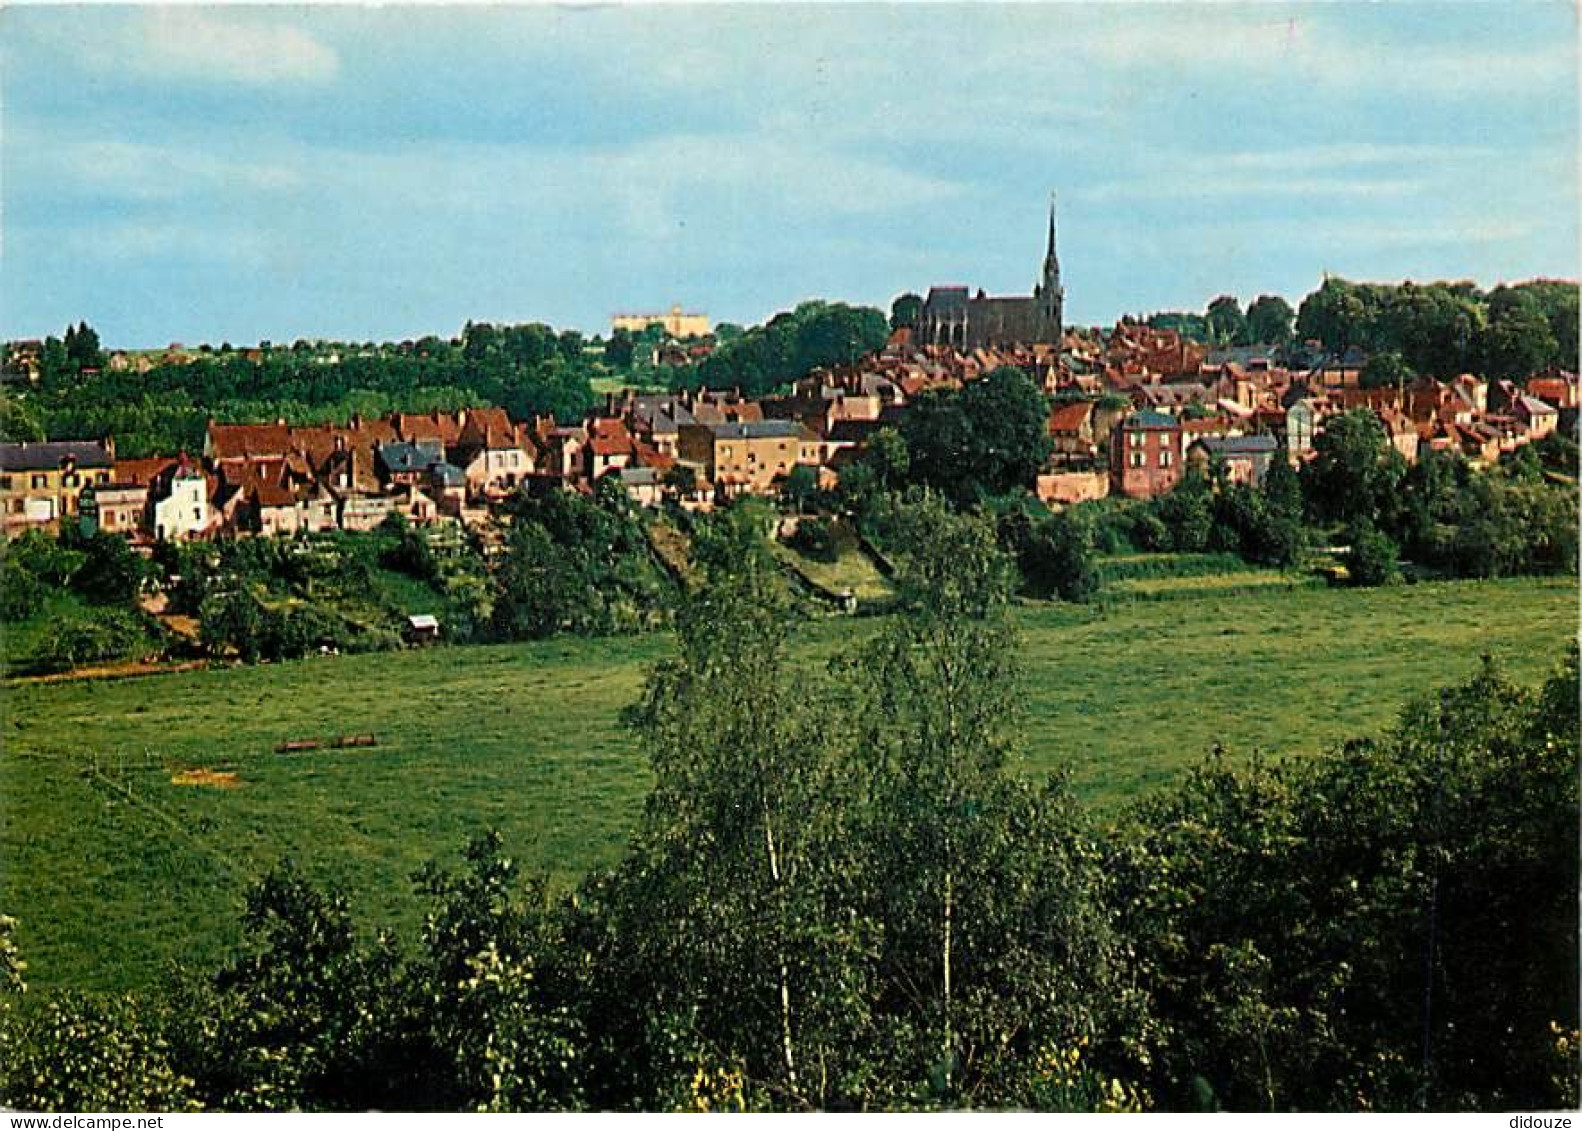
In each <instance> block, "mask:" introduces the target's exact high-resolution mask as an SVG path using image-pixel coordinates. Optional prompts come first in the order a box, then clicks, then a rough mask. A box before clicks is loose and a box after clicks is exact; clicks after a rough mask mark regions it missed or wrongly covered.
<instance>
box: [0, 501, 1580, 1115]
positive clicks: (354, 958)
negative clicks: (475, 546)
mask: <svg viewBox="0 0 1582 1131" xmlns="http://www.w3.org/2000/svg"><path fill="white" fill-rule="evenodd" d="M733 513H734V514H735V516H736V517H735V518H734V519H731V520H728V521H722V522H720V523H717V524H714V525H712V526H711V527H710V528H709V531H708V533H707V535H706V536H703V537H700V539H699V540H698V544H697V551H696V563H695V564H696V566H697V568H698V569H699V570H700V571H701V572H702V573H703V575H704V576H705V577H706V578H707V582H708V583H707V584H705V585H701V586H699V587H698V588H697V589H696V590H695V591H694V592H693V593H692V594H691V595H690V597H689V598H688V599H687V601H686V602H684V604H683V606H682V608H681V610H680V613H679V615H678V618H677V643H676V649H675V652H674V654H673V655H672V656H671V658H670V659H668V660H666V661H664V662H662V663H660V664H659V665H658V666H657V667H656V668H655V669H654V670H653V672H652V673H651V675H650V677H649V679H648V682H647V684H646V687H645V689H644V691H643V693H642V696H641V698H640V700H639V701H638V702H637V703H636V704H635V705H634V706H633V707H632V708H631V710H630V711H629V713H628V720H629V722H630V724H631V726H632V729H633V735H634V740H635V741H636V742H637V743H638V744H639V745H640V747H641V749H642V750H643V752H644V753H645V754H646V756H647V758H648V761H649V764H650V766H651V769H652V772H653V781H654V784H653V788H652V791H651V793H650V795H649V798H648V801H647V803H646V805H645V807H644V810H643V813H642V815H641V818H640V819H639V821H638V824H637V828H636V830H635V831H634V833H633V835H632V837H631V840H630V842H629V844H628V847H627V850H626V853H625V856H624V858H623V859H622V860H621V861H619V862H618V863H617V864H615V865H614V866H613V867H610V868H608V869H602V870H599V871H596V872H594V873H592V874H590V875H588V876H587V877H586V878H585V879H584V880H583V881H582V882H581V883H580V884H578V885H576V887H575V888H574V889H573V890H570V891H566V890H557V889H556V888H554V887H553V886H552V885H550V884H549V883H548V882H547V881H545V880H544V879H542V878H539V877H532V876H523V875H520V874H519V870H518V869H517V867H516V866H515V864H514V863H513V861H512V860H511V859H510V857H509V856H508V855H507V854H506V853H505V851H504V846H503V845H501V843H500V842H499V839H498V837H496V836H493V835H490V834H484V835H481V836H480V837H478V838H477V839H475V840H474V841H473V842H472V843H471V844H470V845H469V847H468V848H467V850H466V852H465V854H464V857H463V860H462V862H461V864H460V866H459V867H456V866H454V865H452V866H448V867H447V866H444V865H434V866H430V867H429V868H427V869H425V870H423V871H422V872H421V873H419V874H418V875H417V876H415V877H414V889H415V894H416V897H417V898H418V899H419V900H421V902H422V905H423V906H424V907H425V908H426V913H425V914H424V915H423V916H422V919H421V926H420V927H419V928H418V929H417V931H416V933H415V934H406V933H403V932H399V931H394V930H391V929H389V928H388V927H386V926H384V925H380V924H374V923H362V922H358V921H357V920H356V918H355V917H354V916H353V915H352V913H351V912H350V910H349V908H348V904H347V901H346V899H345V898H344V896H342V895H339V894H336V893H334V892H332V891H326V890H321V889H319V888H317V887H315V886H314V885H312V884H310V883H308V882H307V881H306V880H305V879H304V878H303V877H302V876H301V875H300V874H299V873H298V872H297V871H296V870H295V869H294V868H292V867H291V866H290V865H289V864H282V865H280V866H279V867H277V868H275V869H274V870H272V871H270V872H269V873H268V874H267V875H266V876H265V878H264V879H263V880H262V881H260V882H259V883H258V884H257V885H256V886H255V887H254V888H253V889H252V891H251V892H250V894H249V896H248V899H247V906H246V912H245V916H244V920H243V922H244V927H245V938H244V942H243V943H242V944H241V946H240V947H239V949H238V950H237V951H236V952H235V953H234V954H233V955H232V956H231V957H230V958H229V959H228V960H227V961H225V962H224V963H223V964H222V965H221V967H220V968H219V969H216V970H207V971H190V970H189V971H182V972H178V973H177V974H175V975H173V976H172V979H171V980H170V981H169V983H168V984H166V985H164V986H161V987H156V988H152V989H148V990H143V991H138V992H134V993H128V994H120V995H111V996H96V997H95V996H87V995H80V994H73V993H57V994H46V995H37V994H33V993H22V992H21V988H22V984H23V981H24V977H25V964H24V962H23V959H24V958H25V956H24V955H20V954H18V953H17V950H16V947H15V945H14V941H13V940H12V939H11V938H10V937H9V936H10V933H11V932H10V930H9V928H10V926H11V924H10V923H9V921H5V920H0V979H3V980H4V982H5V983H6V988H5V990H4V991H3V992H0V1099H3V1101H4V1102H5V1103H6V1104H7V1105H8V1106H14V1107H19V1108H22V1109H45V1110H52V1109H76V1110H110V1109H114V1110H126V1109H133V1108H137V1109H143V1108H157V1109H171V1110H193V1109H218V1110H258V1109H266V1110H281V1109H294V1108H300V1109H310V1110H315V1109H322V1110H364V1109H370V1108H372V1109H380V1110H589V1109H592V1110H600V1109H612V1108H613V1109H641V1110H786V1111H799V1110H809V1109H820V1110H872V1109H938V1108H963V1107H977V1108H1007V1107H1015V1108H1032V1109H1038V1110H1070V1111H1090V1110H1136V1109H1174V1110H1215V1109H1219V1108H1228V1109H1236V1110H1261V1111H1278V1110H1290V1109H1321V1110H1375V1109H1378V1110H1446V1109H1472V1110H1483V1109H1528V1108H1550V1107H1564V1106H1574V1105H1575V1103H1576V1102H1577V1090H1576V1089H1577V1067H1578V1066H1577V1047H1578V1046H1577V1040H1578V1037H1577V1032H1576V1029H1577V1024H1578V1019H1577V1006H1576V994H1575V988H1576V977H1577V973H1576V972H1577V969H1578V949H1577V922H1576V917H1575V893H1576V890H1577V885H1578V879H1579V877H1578V859H1577V851H1576V844H1575V835H1574V834H1575V826H1576V819H1577V805H1578V796H1577V783H1578V742H1577V735H1578V723H1579V720H1578V707H1577V696H1576V686H1577V677H1578V673H1577V657H1576V651H1575V649H1573V650H1572V651H1571V653H1570V655H1569V657H1568V659H1567V660H1566V662H1565V664H1564V665H1563V667H1562V668H1561V669H1560V670H1559V671H1557V672H1556V674H1555V677H1554V678H1553V679H1552V680H1550V681H1549V682H1548V683H1546V684H1544V685H1543V686H1542V687H1539V688H1536V689H1524V688H1520V687H1516V686H1513V685H1512V684H1510V683H1509V682H1508V681H1507V680H1505V679H1504V678H1503V677H1502V676H1501V675H1500V673H1499V672H1498V671H1497V670H1496V669H1495V668H1493V667H1492V665H1487V664H1486V665H1485V667H1484V668H1483V670H1481V671H1480V672H1478V673H1476V674H1474V675H1473V676H1472V677H1471V678H1470V679H1468V680H1466V681H1465V682H1462V683H1460V684H1458V685H1455V686H1452V687H1449V688H1446V689H1444V690H1441V691H1438V692H1432V691H1430V692H1427V693H1426V694H1425V697H1424V698H1423V699H1422V700H1420V701H1419V702H1417V703H1416V704H1414V705H1413V706H1411V707H1410V708H1409V709H1408V710H1407V711H1406V712H1405V713H1403V715H1402V717H1401V720H1400V722H1399V724H1398V725H1397V726H1396V727H1395V728H1394V729H1393V730H1392V731H1390V732H1389V733H1388V734H1386V735H1384V736H1382V737H1380V738H1377V739H1374V740H1359V741H1356V742H1353V743H1348V744H1346V745H1345V746H1344V747H1342V748H1340V749H1338V750H1336V751H1334V752H1333V753H1331V754H1330V755H1328V756H1325V757H1317V758H1309V759H1301V760H1296V761H1277V760H1271V759H1267V758H1254V759H1252V760H1245V759H1238V758H1233V757H1232V756H1231V755H1230V754H1228V753H1225V752H1218V751H1217V752H1216V753H1215V754H1214V755H1213V756H1211V757H1210V758H1209V759H1208V760H1207V761H1205V762H1203V763H1202V764H1201V765H1200V766H1199V767H1198V768H1197V769H1196V770H1194V771H1192V772H1191V773H1189V774H1188V775H1186V776H1185V777H1184V778H1183V779H1182V780H1181V781H1179V782H1178V783H1176V784H1175V785H1173V786H1169V787H1166V788H1164V789H1163V790H1161V791H1159V792H1157V793H1155V794H1152V795H1150V796H1149V797H1148V798H1146V799H1144V800H1143V801H1141V802H1138V803H1136V804H1134V805H1132V806H1131V807H1129V808H1127V809H1126V810H1124V811H1123V812H1121V813H1119V814H1114V815H1102V814H1099V813H1096V812H1094V811H1092V810H1090V809H1088V808H1086V807H1084V806H1083V805H1081V804H1079V803H1078V802H1077V801H1076V799H1075V798H1074V797H1073V795H1072V793H1071V790H1070V788H1069V786H1068V785H1067V784H1066V781H1065V779H1064V778H1063V777H1059V776H1057V777H1055V778H1052V779H1050V780H1048V781H1045V782H1031V781H1028V780H1026V779H1025V778H1024V777H1023V776H1022V775H1021V774H1020V773H1019V772H1018V762H1017V757H1018V750H1019V748H1020V744H1021V720H1020V718H1019V715H1018V708H1017V704H1018V703H1019V702H1020V701H1021V700H1020V697H1019V695H1018V686H1019V680H1020V678H1021V673H1020V672H1019V671H1018V669H1017V663H1016V656H1017V652H1018V650H1017V648H1016V641H1015V639H1014V635H1013V632H1012V630H1011V628H1010V626H1009V623H1008V620H1007V615H1006V613H1007V605H1008V602H1009V600H1010V597H1011V593H1012V589H1013V585H1012V576H1013V570H1012V566H1011V563H1010V561H1009V559H1008V558H1007V556H1006V555H1005V554H1004V553H1003V552H1002V551H1001V550H1000V549H999V548H998V546H997V538H996V534H995V532H994V529H993V527H992V524H991V523H989V522H988V521H986V520H984V519H982V518H977V517H973V516H970V515H965V514H962V513H959V512H957V511H955V510H953V509H952V508H950V507H948V506H946V505H945V504H944V503H942V502H941V501H940V500H938V499H937V498H935V497H929V498H924V499H922V500H920V501H918V502H916V503H914V504H911V505H908V506H906V507H904V508H903V509H902V511H901V513H899V514H897V515H896V516H895V519H894V521H895V522H896V523H898V524H900V525H903V526H906V527H908V528H909V529H910V530H911V536H910V537H909V538H908V539H907V543H908V544H909V545H910V546H912V547H914V550H913V552H911V553H909V554H907V555H906V556H905V557H904V558H903V559H902V560H901V561H900V562H899V563H898V571H897V578H896V583H897V587H898V589H899V592H900V594H901V609H900V611H899V612H898V614H897V615H895V616H894V617H891V618H888V619H887V620H886V621H885V622H883V623H882V624H880V625H879V626H878V627H877V629H876V631H875V632H873V633H872V634H871V635H869V636H867V637H865V638H864V639H862V640H860V641H859V642H858V643H857V644H856V645H855V646H854V647H853V648H852V649H851V650H850V651H849V653H848V654H847V655H845V656H843V657H841V658H839V659H837V660H836V661H835V662H834V663H833V664H832V665H831V667H830V668H829V669H828V670H827V671H826V672H824V674H822V675H810V674H809V673H807V672H805V671H803V670H801V669H794V668H793V667H792V666H791V665H790V664H789V662H788V658H787V654H786V641H787V640H788V638H789V636H790V633H789V632H788V630H787V629H788V625H790V624H793V623H794V609H793V608H792V607H791V605H790V604H789V603H788V599H787V595H786V593H785V588H784V585H783V581H782V578H781V576H780V574H779V572H778V571H777V570H776V568H775V566H774V563H773V561H772V559H771V557H770V555H768V554H767V553H766V552H765V549H764V546H763V542H762V538H761V537H760V534H759V532H758V530H757V529H756V527H755V526H754V524H753V523H752V522H750V521H749V520H748V517H747V514H748V512H745V511H743V512H733Z"/></svg>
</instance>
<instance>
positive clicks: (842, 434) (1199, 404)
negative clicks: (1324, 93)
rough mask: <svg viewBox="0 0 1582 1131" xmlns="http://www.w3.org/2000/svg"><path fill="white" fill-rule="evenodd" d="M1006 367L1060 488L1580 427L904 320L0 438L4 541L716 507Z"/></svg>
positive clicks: (1258, 367) (1344, 367)
mask: <svg viewBox="0 0 1582 1131" xmlns="http://www.w3.org/2000/svg"><path fill="white" fill-rule="evenodd" d="M1002 366H1015V367H1017V368H1020V369H1022V370H1023V371H1024V372H1026V373H1028V374H1029V375H1031V376H1032V378H1033V379H1034V380H1035V381H1036V382H1037V383H1038V384H1039V385H1040V387H1041V388H1042V389H1043V390H1044V391H1045V392H1046V393H1048V394H1050V396H1051V397H1052V399H1053V400H1052V403H1053V407H1052V408H1051V411H1050V415H1049V418H1048V430H1049V437H1050V440H1051V445H1052V449H1053V451H1052V455H1051V457H1050V460H1049V466H1048V467H1047V468H1046V469H1045V473H1044V474H1042V475H1040V476H1039V478H1038V482H1037V491H1038V494H1039V495H1040V497H1041V498H1043V499H1044V500H1045V501H1046V502H1049V503H1051V504H1053V505H1063V504H1069V503H1074V502H1078V501H1081V500H1084V499H1092V498H1100V497H1103V496H1105V495H1109V494H1119V495H1125V496H1130V497H1136V498H1150V497H1153V496H1156V495H1159V494H1161V493H1164V492H1166V491H1169V490H1170V489H1171V488H1173V487H1174V486H1175V485H1176V484H1177V483H1178V482H1179V481H1180V479H1181V477H1182V475H1183V474H1184V473H1185V471H1186V469H1187V468H1188V467H1191V466H1193V465H1194V464H1195V465H1197V466H1200V467H1207V466H1209V465H1216V466H1220V467H1223V469H1224V470H1225V472H1226V474H1228V475H1229V477H1230V478H1231V479H1232V480H1233V481H1239V482H1249V483H1256V482H1258V481H1259V480H1261V479H1262V477H1263V474H1264V472H1265V471H1266V470H1267V468H1268V466H1269V464H1270V462H1271V461H1273V460H1275V459H1286V460H1288V461H1292V462H1299V461H1301V460H1304V459H1307V458H1309V457H1310V456H1311V454H1312V452H1313V441H1314V437H1315V436H1316V435H1318V434H1319V433H1320V432H1322V430H1323V427H1324V421H1325V420H1326V419H1328V418H1329V417H1331V416H1333V415H1334V414H1336V413H1341V412H1346V411H1350V410H1353V409H1365V410H1367V411H1370V412H1373V413H1375V414H1376V415H1377V416H1378V418H1379V420H1380V423H1381V424H1382V426H1383V428H1384V430H1385V432H1386V434H1387V435H1388V436H1389V438H1390V442H1391V444H1393V445H1394V446H1395V447H1396V448H1397V450H1399V451H1400V452H1401V454H1402V455H1403V456H1404V457H1405V458H1406V459H1408V460H1414V459H1416V458H1417V456H1418V453H1419V452H1421V451H1425V450H1447V451H1456V452H1460V453H1461V454H1463V455H1465V456H1466V457H1467V458H1468V459H1470V460H1472V461H1474V462H1482V463H1487V462H1491V461H1493V460H1496V459H1498V457H1499V456H1500V454H1501V453H1503V452H1507V451H1510V450H1512V449H1514V448H1515V447H1517V446H1519V445H1521V444H1524V443H1528V442H1530V441H1533V440H1537V439H1540V438H1542V437H1543V436H1545V435H1547V434H1548V433H1550V432H1552V431H1554V430H1555V429H1556V428H1560V427H1570V428H1573V429H1574V428H1575V426H1576V424H1575V418H1576V409H1577V400H1578V397H1577V375H1576V374H1574V373H1558V372H1557V373H1545V374H1539V375H1536V376H1534V377H1532V378H1530V379H1528V380H1527V381H1525V382H1523V383H1522V384H1521V385H1520V386H1518V385H1515V384H1512V383H1510V382H1495V383H1492V384H1490V383H1485V382H1483V381H1480V380H1478V379H1477V378H1475V377H1472V376H1470V375H1464V376H1461V377H1458V378H1456V379H1455V380H1453V381H1448V382H1439V381H1432V380H1423V381H1419V382H1417V383H1414V384H1412V385H1408V386H1405V387H1403V388H1390V389H1363V388H1361V387H1360V365H1359V364H1358V359H1353V358H1339V359H1334V358H1331V359H1325V360H1323V361H1321V362H1320V363H1318V364H1316V365H1313V366H1309V367H1305V368H1300V369H1294V368H1288V367H1285V366H1282V365H1279V364H1276V363H1275V362H1274V361H1273V360H1272V358H1271V356H1270V351H1267V350H1263V349H1259V348H1257V347H1239V348H1235V349H1221V350H1214V349H1209V348H1207V347H1204V346H1201V345H1198V344H1196V343H1192V342H1189V341H1185V340H1183V339H1182V338H1181V337H1180V336H1179V335H1178V334H1176V333H1175V332H1174V331H1171V330H1159V329H1153V328H1149V327H1146V326H1142V325H1139V324H1135V323H1130V322H1123V323H1122V324H1121V325H1119V326H1117V327H1116V328H1115V329H1114V331H1113V332H1111V333H1110V334H1109V335H1108V336H1107V337H1106V336H1102V335H1096V334H1085V333H1082V332H1078V331H1064V332H1063V333H1062V340H1061V342H1060V344H1059V345H1058V346H1057V345H1055V344H1053V343H1050V344H1038V345H1016V346H998V347H991V346H981V347H977V348H972V349H962V348H958V347H954V346H950V345H939V344H917V343H915V342H914V341H913V340H912V337H911V333H910V332H909V331H908V330H905V329H903V330H899V331H897V332H896V333H895V335H893V336H892V338H891V340H890V342H889V344H888V345H887V346H886V347H885V348H884V349H883V350H880V351H878V352H876V353H874V354H871V355H869V356H866V357H864V358H862V359H860V360H859V361H857V362H856V363H854V364H852V365H849V366H844V367H840V368H836V369H828V370H816V371H814V372H813V373H811V374H809V375H808V376H807V377H805V378H803V379H802V380H800V381H798V382H796V384H795V385H794V386H793V388H792V390H791V392H790V393H789V394H787V395H783V396H774V397H766V398H761V399H757V400H753V399H748V398H744V397H742V396H740V395H739V394H737V393H735V392H718V391H709V390H698V391H692V392H677V393H664V394H639V393H636V392H631V391H628V392H625V393H621V394H613V395H610V396H609V397H607V398H606V399H605V400H604V402H603V403H602V404H600V405H599V406H597V407H596V408H595V410H594V411H592V412H591V413H589V414H588V416H587V418H586V419H584V420H582V421H580V422H578V423H576V424H560V423H557V422H556V421H555V420H554V419H552V418H550V417H538V418H535V419H532V420H526V421H513V420H512V419H510V418H509V416H508V415H507V414H506V412H505V411H504V410H503V409H499V408H479V409H468V410H464V411H458V412H454V413H433V414H427V415H423V414H400V413H398V414H393V415H390V416H388V417H383V418H380V419H371V420H364V419H359V418H355V417H354V418H353V419H352V420H351V421H349V422H348V423H346V424H345V425H312V426H295V427H294V426H289V425H287V424H286V423H285V422H284V421H277V422H275V423H273V424H257V425H253V424H246V425H243V424H218V423H211V424H210V425H209V427H208V431H207V434H206V437H205V442H204V447H203V451H202V452H201V453H198V454H187V453H181V454H177V455H174V456H170V457H166V458H158V459H135V460H127V459H118V458H117V456H116V453H115V446H114V442H113V440H110V439H106V440H104V441H102V442H100V441H65V442H48V443H24V444H0V518H3V524H4V533H5V534H6V536H8V537H9V536H11V535H14V534H16V533H19V532H20V531H22V530H25V529H28V528H30V527H46V528H47V527H53V526H55V525H57V524H58V523H59V522H60V521H61V520H62V519H69V518H78V519H80V520H81V521H82V522H83V523H84V524H85V525H86V526H89V527H91V528H95V529H102V530H106V531H114V532H121V533H125V534H128V535H130V536H132V537H133V538H135V539H142V540H156V539H184V538H207V537H216V536H226V535H233V534H246V533H254V534H290V533H294V532H297V531H323V530H332V529H340V530H368V529H372V528H373V527H375V526H377V525H379V524H380V523H381V522H383V521H384V520H385V519H386V517H387V516H389V515H391V514H400V515H402V516H404V517H405V518H406V519H407V520H409V521H411V522H414V523H436V522H451V521H454V522H464V523H478V522H483V521H485V520H486V519H487V518H488V516H489V514H490V513H491V507H492V505H493V504H497V503H500V502H502V501H504V500H506V499H508V498H509V497H511V496H512V495H513V494H515V493H516V492H518V491H520V490H523V489H524V488H527V489H553V488H567V489H573V490H580V491H584V492H591V491H592V490H593V489H594V486H595V484H597V483H599V482H600V481H601V480H606V479H611V478H613V480H614V481H615V482H617V483H618V484H620V486H621V487H622V488H624V489H625V490H626V491H627V492H628V494H629V495H630V496H631V497H632V498H633V499H634V500H635V501H636V502H637V503H639V504H641V505H644V506H658V505H660V504H662V503H664V502H666V501H671V502H675V503H678V504H680V505H681V506H684V507H688V508H697V509H704V508H708V507H710V506H712V505H714V503H715V502H717V501H719V500H722V499H726V498H730V497H733V496H735V495H739V494H744V493H746V494H757V495H769V494H774V493H777V492H778V491H780V490H781V489H782V487H783V485H784V483H785V481H786V480H787V479H788V478H789V477H790V476H791V475H792V474H793V472H795V471H796V469H798V468H804V469H806V470H805V472H804V476H805V477H809V478H810V480H811V482H814V483H817V484H818V485H820V486H823V487H830V486H833V485H835V484H836V483H838V481H839V476H840V472H841V469H842V468H843V467H844V466H845V465H846V464H847V463H849V462H850V461H851V460H853V459H855V458H857V457H858V456H859V455H860V454H861V452H862V451H863V449H864V445H865V444H866V443H867V441H868V439H869V437H870V436H872V434H873V433H874V432H875V431H877V430H878V429H881V428H884V427H886V426H894V425H895V424H897V423H898V422H899V421H900V419H901V418H902V417H903V416H904V414H905V413H906V412H907V409H908V406H909V405H910V404H911V403H912V402H914V401H915V400H916V399H917V398H918V397H919V396H920V395H922V394H923V393H924V392H925V391H927V390H930V389H935V388H959V387H961V386H962V385H964V384H965V383H967V382H970V381H972V380H975V379H977V378H978V377H980V376H982V375H984V374H986V373H988V372H991V371H993V370H995V369H997V368H1000V367H1002Z"/></svg>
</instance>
